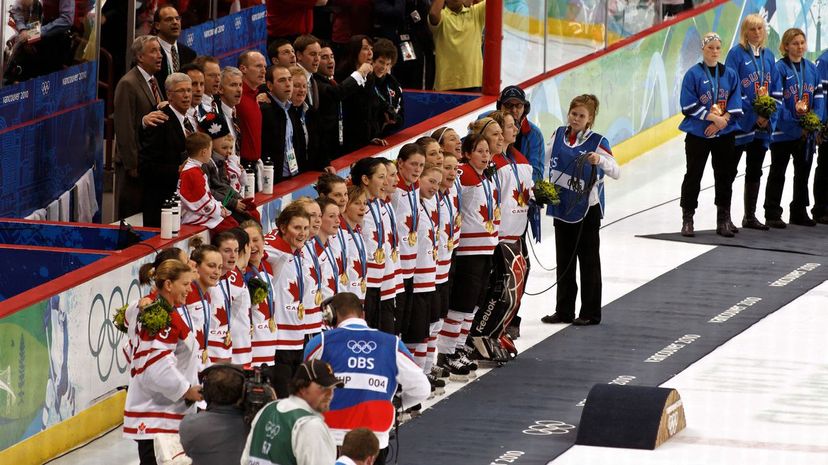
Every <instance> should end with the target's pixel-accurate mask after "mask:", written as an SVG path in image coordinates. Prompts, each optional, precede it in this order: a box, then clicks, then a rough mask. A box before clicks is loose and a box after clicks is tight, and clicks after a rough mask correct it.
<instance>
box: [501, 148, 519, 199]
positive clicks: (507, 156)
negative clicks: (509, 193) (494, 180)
mask: <svg viewBox="0 0 828 465" xmlns="http://www.w3.org/2000/svg"><path fill="white" fill-rule="evenodd" d="M503 156H504V157H505V158H506V160H507V161H508V162H509V166H511V167H512V172H513V173H515V180H516V181H517V184H518V196H520V198H523V181H521V180H520V174H519V173H518V169H517V163H515V161H514V160H513V159H512V158H510V157H509V155H506V154H504V155H503ZM497 188H498V189H500V186H497ZM518 204H520V202H518Z"/></svg>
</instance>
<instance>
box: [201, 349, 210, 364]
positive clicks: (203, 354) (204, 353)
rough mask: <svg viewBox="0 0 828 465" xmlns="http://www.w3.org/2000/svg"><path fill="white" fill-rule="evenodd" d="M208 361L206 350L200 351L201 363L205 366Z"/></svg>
mask: <svg viewBox="0 0 828 465" xmlns="http://www.w3.org/2000/svg"><path fill="white" fill-rule="evenodd" d="M208 360H210V359H209V357H207V349H204V350H202V351H201V363H203V364H205V365H206V364H207V361H208Z"/></svg>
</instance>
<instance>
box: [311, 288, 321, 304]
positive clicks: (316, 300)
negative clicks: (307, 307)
mask: <svg viewBox="0 0 828 465" xmlns="http://www.w3.org/2000/svg"><path fill="white" fill-rule="evenodd" d="M313 303H314V304H315V305H321V304H322V292H321V291H319V290H318V289H317V290H316V295H315V296H314V297H313Z"/></svg>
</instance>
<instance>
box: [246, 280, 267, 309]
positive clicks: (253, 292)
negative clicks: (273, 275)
mask: <svg viewBox="0 0 828 465" xmlns="http://www.w3.org/2000/svg"><path fill="white" fill-rule="evenodd" d="M247 291H248V292H249V293H250V302H252V303H253V305H259V304H260V303H262V302H264V301H265V299H266V298H267V292H268V287H267V283H266V282H264V281H262V279H261V278H258V277H256V276H254V277H252V278H250V280H249V281H247Z"/></svg>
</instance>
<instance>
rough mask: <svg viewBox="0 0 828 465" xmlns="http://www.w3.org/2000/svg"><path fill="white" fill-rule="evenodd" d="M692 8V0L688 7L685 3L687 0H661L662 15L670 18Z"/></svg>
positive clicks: (664, 17)
mask: <svg viewBox="0 0 828 465" xmlns="http://www.w3.org/2000/svg"><path fill="white" fill-rule="evenodd" d="M690 8H693V6H692V2H691V4H690V7H689V8H688V7H687V6H686V5H685V0H661V17H662V18H663V19H669V18H671V17H673V16H677V15H678V14H679V13H681V12H682V11H685V10H688V9H690Z"/></svg>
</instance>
